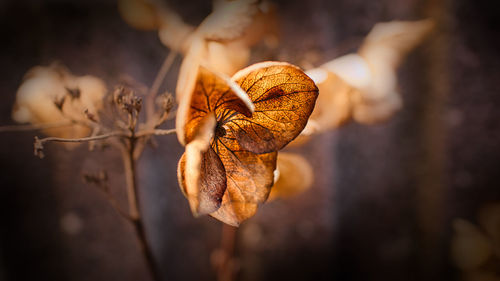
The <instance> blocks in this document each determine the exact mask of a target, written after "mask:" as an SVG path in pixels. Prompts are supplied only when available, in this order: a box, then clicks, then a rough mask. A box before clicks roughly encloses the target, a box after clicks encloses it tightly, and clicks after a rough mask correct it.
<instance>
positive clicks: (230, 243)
mask: <svg viewBox="0 0 500 281" xmlns="http://www.w3.org/2000/svg"><path fill="white" fill-rule="evenodd" d="M237 230H238V229H237V228H236V227H233V226H230V225H227V224H225V223H223V224H222V232H221V241H220V247H219V249H218V251H219V253H220V256H219V257H220V260H218V261H217V264H216V265H215V266H216V271H217V280H218V281H231V280H233V279H234V275H235V259H234V248H235V244H236V231H237Z"/></svg>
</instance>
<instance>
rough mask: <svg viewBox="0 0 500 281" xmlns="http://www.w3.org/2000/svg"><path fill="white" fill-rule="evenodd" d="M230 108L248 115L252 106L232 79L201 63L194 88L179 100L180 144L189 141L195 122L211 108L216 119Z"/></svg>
mask: <svg viewBox="0 0 500 281" xmlns="http://www.w3.org/2000/svg"><path fill="white" fill-rule="evenodd" d="M231 110H234V111H236V112H241V113H242V114H243V115H245V116H250V115H251V114H252V112H253V110H254V106H253V104H252V102H251V101H250V99H249V98H248V96H247V94H246V93H245V92H243V91H242V90H241V88H239V86H238V85H236V84H235V83H234V82H230V81H229V80H228V79H225V78H224V77H222V76H221V75H216V74H215V73H213V72H212V71H210V70H208V69H206V68H205V67H203V66H202V67H200V68H199V71H198V73H197V79H196V83H195V85H194V87H193V90H192V91H191V93H190V94H189V95H188V96H186V97H185V98H184V99H182V100H181V101H180V103H179V109H178V111H177V119H176V125H177V126H176V127H177V136H178V139H179V141H180V142H181V143H182V144H184V143H189V142H190V141H191V140H192V139H193V131H194V129H195V128H196V124H197V123H198V122H199V121H200V118H203V116H205V115H206V114H208V113H209V112H214V113H215V114H216V116H217V119H218V121H219V119H220V118H222V117H223V116H224V114H228V113H229V112H230V111H231ZM224 117H227V116H224Z"/></svg>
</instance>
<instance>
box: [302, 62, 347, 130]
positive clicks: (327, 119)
mask: <svg viewBox="0 0 500 281" xmlns="http://www.w3.org/2000/svg"><path fill="white" fill-rule="evenodd" d="M306 73H307V74H310V77H311V78H312V79H313V80H314V82H315V83H316V85H317V86H318V88H319V96H318V100H317V101H316V106H315V107H314V110H313V112H312V114H311V117H310V118H309V123H308V125H307V127H306V129H307V128H308V127H310V124H314V128H309V132H308V133H315V132H318V131H319V132H321V131H326V130H329V129H333V128H337V127H339V126H340V125H342V124H344V123H345V122H347V121H348V120H349V118H350V117H351V113H352V101H351V96H352V94H353V92H354V91H357V90H356V89H355V88H353V87H352V86H351V85H349V84H347V83H346V82H345V81H344V80H342V79H341V78H340V77H339V76H338V75H335V74H334V73H332V72H330V71H327V70H325V69H322V68H316V69H312V70H309V71H307V72H306Z"/></svg>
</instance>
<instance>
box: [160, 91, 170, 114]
mask: <svg viewBox="0 0 500 281" xmlns="http://www.w3.org/2000/svg"><path fill="white" fill-rule="evenodd" d="M156 104H157V105H158V106H159V107H160V108H161V109H162V110H163V111H164V112H166V113H169V112H170V110H172V107H174V97H173V96H172V95H171V94H170V93H163V94H162V95H160V96H159V97H158V98H157V99H156Z"/></svg>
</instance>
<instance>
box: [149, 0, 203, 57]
mask: <svg viewBox="0 0 500 281" xmlns="http://www.w3.org/2000/svg"><path fill="white" fill-rule="evenodd" d="M143 1H144V0H143ZM151 2H152V3H153V4H154V5H155V7H156V9H157V13H158V18H159V21H160V28H159V29H158V36H159V37H160V41H161V42H162V43H163V45H165V46H167V47H168V48H170V49H171V50H175V51H177V52H180V53H184V54H186V53H187V51H188V46H190V45H191V44H190V43H191V42H190V40H189V38H192V37H193V33H194V30H195V27H194V26H191V25H189V24H187V23H185V22H184V21H183V20H182V18H181V17H180V16H179V14H177V13H176V12H175V11H174V10H173V9H172V8H171V7H169V6H168V5H167V4H166V3H165V2H163V1H158V0H156V1H152V0H151Z"/></svg>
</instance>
